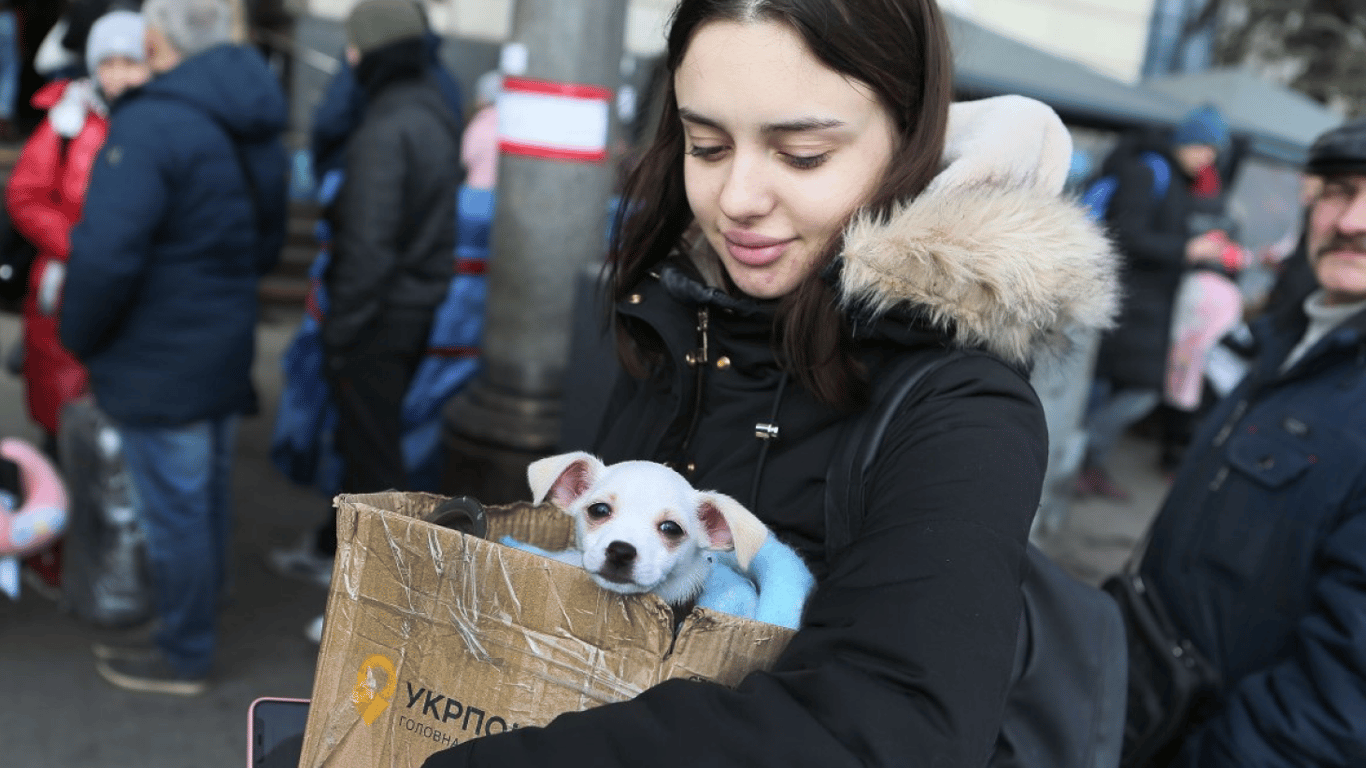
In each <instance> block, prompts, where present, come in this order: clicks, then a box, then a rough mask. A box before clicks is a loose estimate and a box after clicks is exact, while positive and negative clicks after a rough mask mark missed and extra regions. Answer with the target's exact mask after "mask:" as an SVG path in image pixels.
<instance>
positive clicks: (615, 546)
mask: <svg viewBox="0 0 1366 768" xmlns="http://www.w3.org/2000/svg"><path fill="white" fill-rule="evenodd" d="M635 559H636V548H635V547H634V546H632V545H630V544H627V543H626V542H624V541H614V542H612V543H611V544H608V545H607V562H608V563H611V564H612V565H615V566H623V565H630V564H631V563H632V562H634V561H635Z"/></svg>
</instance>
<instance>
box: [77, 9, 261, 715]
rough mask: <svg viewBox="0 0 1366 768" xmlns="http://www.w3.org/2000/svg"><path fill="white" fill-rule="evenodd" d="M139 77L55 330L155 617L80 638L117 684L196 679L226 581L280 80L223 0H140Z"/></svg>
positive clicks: (206, 668) (250, 395)
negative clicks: (93, 427) (88, 641)
mask: <svg viewBox="0 0 1366 768" xmlns="http://www.w3.org/2000/svg"><path fill="white" fill-rule="evenodd" d="M142 13H143V18H144V19H145V21H146V27H147V31H146V36H145V47H146V51H147V62H148V65H149V66H150V68H151V70H152V71H153V73H155V76H154V77H153V79H152V80H151V81H149V82H148V83H147V84H146V85H145V86H143V87H142V88H139V89H137V90H135V91H133V92H131V93H129V94H127V95H125V97H124V98H123V99H120V100H119V101H118V103H117V104H115V105H114V110H113V112H112V116H111V119H110V126H109V135H108V138H107V139H106V142H105V146H104V148H103V149H102V150H101V151H100V154H99V157H98V159H97V160H96V162H95V168H94V170H93V171H92V174H91V178H90V187H89V190H88V193H87V197H86V205H85V210H84V212H83V215H82V218H81V221H80V222H79V223H78V224H77V225H76V227H75V229H73V230H72V234H71V257H70V269H69V272H68V275H67V281H66V294H65V299H64V303H63V309H62V314H61V322H60V327H59V332H60V337H61V340H62V343H63V344H64V345H65V346H66V347H67V349H68V350H70V351H71V353H72V354H73V355H74V356H75V357H76V358H77V359H78V360H80V361H81V362H83V363H84V364H85V365H86V367H87V369H88V370H89V372H90V383H91V390H92V392H93V394H94V396H95V399H96V401H97V403H98V405H99V407H100V409H101V410H102V411H104V412H105V413H106V414H108V416H109V418H110V420H111V421H113V422H114V424H115V426H116V427H117V430H118V434H119V438H120V442H121V444H122V448H123V455H124V460H125V462H126V466H127V469H128V473H129V476H130V478H131V480H132V485H133V490H134V492H135V495H136V497H137V500H138V509H139V511H140V513H141V515H142V523H143V528H144V529H145V531H146V534H147V551H148V561H149V565H150V570H151V574H152V582H153V587H154V589H155V597H156V602H155V619H156V622H157V629H156V631H155V634H154V635H153V637H152V638H151V641H150V642H147V641H142V642H135V643H133V644H131V645H129V644H106V643H101V644H97V645H96V646H95V648H94V651H95V654H96V656H97V657H98V662H97V664H96V669H97V671H98V672H99V674H100V675H101V676H102V677H104V678H105V679H106V680H108V681H109V682H110V683H112V684H114V685H116V686H119V687H121V688H125V689H129V690H139V691H147V692H154V693H163V694H178V695H193V694H197V693H200V692H202V691H204V690H205V689H206V687H207V684H208V676H209V672H210V670H211V669H212V666H213V662H214V657H215V652H216V646H217V611H218V604H219V598H220V595H221V592H222V589H223V587H224V584H225V583H226V581H227V578H228V570H229V562H228V550H229V547H228V544H229V539H230V536H231V532H232V506H231V499H230V493H229V489H230V482H231V477H230V475H231V469H232V461H233V452H234V448H235V444H236V429H237V423H238V419H239V418H240V416H241V415H242V414H245V413H251V412H254V411H255V409H256V407H257V402H256V393H255V390H254V388H253V386H252V382H251V365H252V361H253V357H254V356H255V340H256V322H257V314H258V307H257V295H258V290H259V285H258V284H259V280H260V277H261V276H262V275H264V274H265V273H266V272H268V271H269V270H270V269H271V268H273V267H274V265H275V263H276V262H277V260H278V259H279V255H280V249H281V246H282V245H283V242H284V235H285V220H286V205H287V197H286V193H287V190H286V177H287V170H288V160H287V156H286V153H285V148H284V143H283V141H282V134H283V132H284V129H285V126H286V123H287V120H288V105H287V101H286V99H285V94H284V90H283V89H282V88H281V86H280V83H279V81H278V79H277V78H276V76H275V73H274V72H272V71H271V69H270V67H269V65H268V64H267V63H266V61H265V59H264V58H263V57H262V56H261V54H260V53H259V52H257V51H256V50H254V49H250V48H247V47H243V46H240V45H235V44H233V43H232V42H231V41H232V34H233V32H232V29H233V22H234V16H235V12H234V8H233V3H232V0H147V1H146V2H145V3H144V4H143V7H142Z"/></svg>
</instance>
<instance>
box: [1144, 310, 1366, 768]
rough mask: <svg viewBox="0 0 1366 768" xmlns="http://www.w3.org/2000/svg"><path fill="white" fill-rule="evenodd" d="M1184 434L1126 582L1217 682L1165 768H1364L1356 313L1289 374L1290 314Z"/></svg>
mask: <svg viewBox="0 0 1366 768" xmlns="http://www.w3.org/2000/svg"><path fill="white" fill-rule="evenodd" d="M1288 310H1289V311H1288V312H1286V313H1284V314H1281V315H1277V316H1268V317H1264V318H1263V319H1262V320H1261V321H1259V323H1258V324H1257V325H1256V326H1255V327H1254V331H1255V333H1256V334H1257V338H1258V340H1259V354H1258V357H1257V362H1256V364H1255V366H1254V369H1253V371H1252V373H1251V374H1250V375H1249V377H1248V380H1246V381H1244V382H1243V384H1242V385H1241V386H1240V387H1239V388H1238V389H1237V390H1235V391H1234V392H1233V393H1232V394H1231V395H1230V396H1229V397H1228V398H1226V399H1225V400H1224V401H1223V402H1221V403H1220V404H1219V405H1218V406H1217V407H1216V409H1215V410H1214V411H1213V413H1212V414H1211V416H1210V418H1209V419H1207V420H1206V422H1205V423H1204V425H1203V427H1202V430H1201V433H1200V434H1198V435H1197V436H1196V441H1195V442H1194V443H1193V444H1192V447H1191V450H1190V453H1189V454H1188V455H1187V457H1186V460H1185V462H1184V463H1183V465H1182V469H1181V471H1180V473H1179V474H1178V476H1177V478H1176V481H1175V484H1174V485H1173V486H1172V490H1171V493H1170V494H1169V496H1168V498H1167V501H1166V503H1165V504H1164V505H1163V508H1162V510H1161V511H1160V512H1159V514H1158V517H1157V519H1156V521H1155V522H1154V525H1153V529H1152V539H1151V543H1150V544H1149V547H1148V550H1147V554H1146V556H1145V558H1144V560H1143V565H1142V574H1143V577H1144V579H1145V581H1146V582H1147V583H1148V584H1149V585H1150V587H1151V589H1152V590H1153V591H1154V592H1155V593H1156V594H1157V595H1158V596H1160V598H1161V599H1162V600H1163V602H1164V603H1165V605H1166V607H1167V609H1168V610H1169V611H1170V613H1171V616H1172V619H1173V620H1174V621H1175V623H1176V624H1177V625H1178V626H1179V627H1180V628H1181V629H1182V630H1183V631H1184V632H1185V633H1186V634H1187V636H1188V637H1189V638H1190V640H1191V641H1192V642H1193V643H1194V644H1195V645H1196V647H1198V648H1199V649H1200V650H1201V651H1202V652H1204V653H1205V654H1206V655H1207V656H1208V657H1209V658H1210V660H1211V661H1212V662H1213V663H1214V665H1215V666H1216V667H1217V668H1218V669H1219V671H1220V672H1221V673H1222V675H1223V680H1224V685H1223V690H1222V691H1221V692H1220V696H1219V701H1218V704H1217V708H1216V711H1215V713H1214V715H1213V716H1212V717H1211V718H1210V719H1208V720H1207V721H1205V722H1203V723H1199V724H1194V725H1192V727H1191V729H1190V730H1189V733H1188V736H1187V738H1186V739H1185V743H1184V745H1183V747H1182V749H1181V752H1180V754H1179V755H1178V756H1177V757H1176V759H1175V760H1174V761H1173V762H1172V763H1171V765H1172V766H1178V767H1179V768H1196V766H1199V767H1200V768H1225V767H1227V768H1233V766H1249V765H1257V766H1266V767H1267V768H1271V767H1272V766H1277V767H1279V766H1285V767H1286V768H1289V766H1304V765H1314V766H1349V765H1350V766H1360V765H1366V642H1363V639H1366V313H1359V314H1357V315H1356V316H1355V317H1353V318H1352V319H1350V320H1348V321H1347V322H1346V323H1344V324H1343V325H1341V326H1339V327H1338V328H1336V329H1334V330H1332V331H1330V332H1329V333H1328V335H1327V336H1325V337H1324V338H1322V339H1320V340H1319V342H1318V343H1317V344H1316V345H1315V346H1314V347H1312V348H1311V349H1310V350H1309V351H1308V352H1307V353H1306V354H1305V355H1304V356H1303V357H1302V358H1301V359H1299V360H1298V361H1297V362H1296V363H1295V364H1294V365H1293V366H1291V367H1290V369H1289V370H1287V371H1285V372H1284V373H1282V372H1280V367H1281V363H1282V362H1283V361H1284V360H1285V359H1286V358H1287V355H1288V354H1289V352H1290V350H1291V349H1292V348H1293V347H1294V346H1295V345H1296V343H1297V342H1298V341H1299V339H1300V338H1301V337H1302V336H1303V334H1304V330H1305V326H1306V320H1305V315H1304V311H1303V309H1302V308H1301V307H1298V306H1290V307H1288Z"/></svg>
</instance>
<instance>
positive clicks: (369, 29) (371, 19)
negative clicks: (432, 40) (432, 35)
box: [346, 0, 427, 56]
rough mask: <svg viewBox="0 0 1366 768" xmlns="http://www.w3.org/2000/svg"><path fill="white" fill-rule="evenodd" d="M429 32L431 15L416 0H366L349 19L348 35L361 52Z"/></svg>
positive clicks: (355, 9) (352, 12)
mask: <svg viewBox="0 0 1366 768" xmlns="http://www.w3.org/2000/svg"><path fill="white" fill-rule="evenodd" d="M425 34H427V19H426V17H425V16H424V15H423V13H422V9H421V8H419V7H418V5H417V3H415V2H413V0H365V1H364V2H362V3H360V4H359V5H357V6H356V7H355V8H353V9H351V15H350V16H348V17H347V19H346V39H347V40H348V41H350V43H351V45H354V46H355V47H356V50H358V51H360V53H361V55H362V56H364V55H365V54H367V53H369V52H371V51H374V50H376V49H378V48H383V47H384V46H386V45H388V44H390V43H396V42H398V41H399V40H406V39H409V38H420V37H422V36H423V35H425Z"/></svg>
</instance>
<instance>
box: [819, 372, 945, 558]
mask: <svg viewBox="0 0 1366 768" xmlns="http://www.w3.org/2000/svg"><path fill="white" fill-rule="evenodd" d="M968 354H969V353H968V352H966V351H964V350H961V349H954V350H945V349H943V348H942V347H925V348H922V349H917V350H914V351H912V352H910V353H909V354H907V355H903V356H902V357H900V358H899V359H898V360H896V361H895V362H893V363H892V364H891V366H890V369H889V370H887V371H886V372H884V373H883V375H882V376H881V377H880V379H879V380H878V382H877V383H876V385H875V386H874V388H873V393H872V399H871V402H870V403H869V404H868V408H867V409H866V410H865V411H864V412H863V413H861V414H859V415H858V416H857V417H855V418H854V419H852V420H851V421H850V422H849V423H848V424H847V425H846V426H845V428H844V433H843V435H842V436H841V438H840V441H839V443H838V444H837V445H836V447H835V452H834V453H833V454H832V455H831V456H830V465H829V468H828V469H826V473H825V561H826V563H827V564H828V563H831V562H833V560H834V557H835V555H836V554H838V553H839V552H840V550H842V549H844V548H845V547H847V546H849V544H850V543H851V542H852V541H853V540H854V537H855V536H856V535H857V534H858V530H859V527H860V526H861V525H862V524H863V515H864V506H863V502H864V499H863V487H864V484H865V483H864V479H865V478H866V477H867V476H868V472H869V470H870V469H871V468H872V466H873V462H874V461H876V460H877V455H878V448H879V447H881V445H882V438H883V436H884V435H886V434H887V428H888V426H890V425H891V423H892V417H894V416H895V415H896V412H897V410H898V409H900V407H901V404H902V403H904V402H905V401H906V400H907V399H908V398H909V397H910V396H911V393H913V392H915V390H916V388H917V387H919V386H920V383H921V382H922V381H924V380H925V377H926V376H928V375H930V374H931V373H933V372H935V371H937V370H939V369H940V368H941V367H943V366H944V365H946V364H948V363H949V362H952V361H954V360H959V359H962V358H964V357H966V356H967V355H968Z"/></svg>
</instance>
